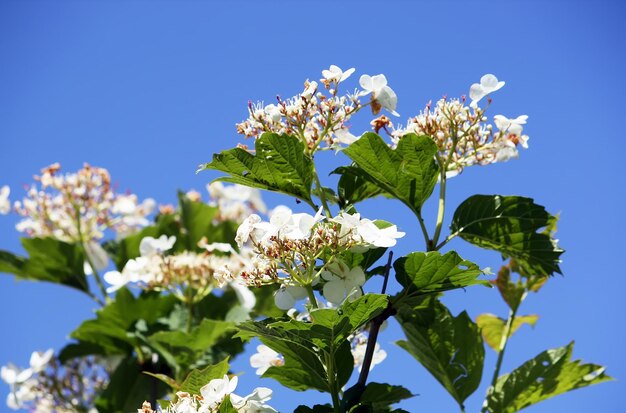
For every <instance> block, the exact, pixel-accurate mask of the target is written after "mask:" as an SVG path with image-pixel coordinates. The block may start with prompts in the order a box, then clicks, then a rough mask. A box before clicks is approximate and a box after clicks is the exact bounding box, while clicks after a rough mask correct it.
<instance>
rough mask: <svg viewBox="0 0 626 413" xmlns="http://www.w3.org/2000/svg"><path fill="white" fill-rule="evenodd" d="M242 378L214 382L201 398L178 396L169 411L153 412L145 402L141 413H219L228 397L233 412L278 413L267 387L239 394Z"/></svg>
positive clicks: (210, 383)
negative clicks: (247, 393) (236, 390)
mask: <svg viewBox="0 0 626 413" xmlns="http://www.w3.org/2000/svg"><path fill="white" fill-rule="evenodd" d="M237 383H238V378H237V376H234V377H232V378H229V377H228V376H227V375H224V377H223V378H221V379H213V380H211V381H209V383H208V384H206V385H204V386H203V387H202V388H201V389H200V394H199V395H197V394H189V393H187V392H178V393H176V401H175V402H172V403H171V404H170V405H169V406H168V407H167V408H166V409H165V410H161V409H157V410H156V411H155V410H153V409H152V406H151V404H150V403H149V402H144V403H143V405H142V407H141V408H140V409H137V413H156V412H157V411H163V412H164V413H217V412H218V411H219V410H220V406H221V405H222V404H223V403H224V400H225V399H226V397H227V396H228V398H229V399H230V403H231V404H232V406H233V408H234V409H235V410H236V411H237V412H239V413H276V410H275V409H274V408H272V407H271V406H269V405H268V404H267V402H268V401H269V400H270V399H271V398H272V390H271V389H268V388H267V387H257V388H256V389H254V391H253V392H252V393H251V394H249V395H247V396H244V397H241V396H238V395H236V394H235V393H233V392H234V391H235V389H236V388H237Z"/></svg>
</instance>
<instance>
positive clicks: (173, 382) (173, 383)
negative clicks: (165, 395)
mask: <svg viewBox="0 0 626 413" xmlns="http://www.w3.org/2000/svg"><path fill="white" fill-rule="evenodd" d="M143 374H147V375H148V376H152V377H154V378H155V379H158V380H161V381H162V382H163V383H165V384H167V385H168V386H170V387H171V388H172V390H174V391H178V389H180V384H178V383H177V382H176V380H174V379H173V378H171V377H170V376H168V375H167V374H161V373H150V372H149V371H144V372H143Z"/></svg>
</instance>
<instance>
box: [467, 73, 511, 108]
mask: <svg viewBox="0 0 626 413" xmlns="http://www.w3.org/2000/svg"><path fill="white" fill-rule="evenodd" d="M502 86H504V82H499V81H498V78H497V77H495V76H494V75H492V74H486V75H484V76H483V77H481V78H480V83H474V84H473V85H472V86H471V87H470V92H469V95H470V99H472V104H473V105H474V106H475V105H476V104H477V103H478V101H479V100H481V99H482V98H484V97H485V96H487V95H488V94H490V93H492V92H495V91H496V90H498V89H500V88H502Z"/></svg>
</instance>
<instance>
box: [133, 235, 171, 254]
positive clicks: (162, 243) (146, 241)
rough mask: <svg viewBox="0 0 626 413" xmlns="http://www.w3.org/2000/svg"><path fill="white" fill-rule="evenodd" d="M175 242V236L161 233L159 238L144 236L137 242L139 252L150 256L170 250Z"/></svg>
mask: <svg viewBox="0 0 626 413" xmlns="http://www.w3.org/2000/svg"><path fill="white" fill-rule="evenodd" d="M175 243H176V237H175V236H173V235H172V236H171V237H168V236H167V235H161V236H160V237H159V238H153V237H144V238H142V239H141V242H140V243H139V253H140V254H141V256H142V257H150V256H152V255H157V254H163V253H164V252H165V251H168V250H170V249H171V248H172V247H173V246H174V244H175Z"/></svg>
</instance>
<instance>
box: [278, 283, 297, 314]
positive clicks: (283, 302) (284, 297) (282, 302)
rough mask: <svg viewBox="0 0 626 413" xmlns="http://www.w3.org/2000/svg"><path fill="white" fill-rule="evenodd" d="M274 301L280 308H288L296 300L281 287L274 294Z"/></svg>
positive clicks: (292, 305)
mask: <svg viewBox="0 0 626 413" xmlns="http://www.w3.org/2000/svg"><path fill="white" fill-rule="evenodd" d="M274 303H275V304H276V307H278V308H280V309H281V310H289V309H291V308H293V307H294V306H295V305H296V300H295V298H293V296H292V295H291V294H289V293H288V292H287V289H286V288H285V287H281V288H280V289H279V290H278V291H276V294H275V295H274Z"/></svg>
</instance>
